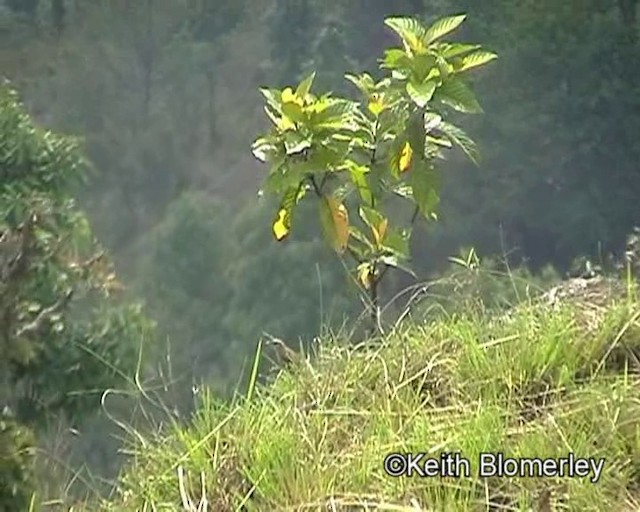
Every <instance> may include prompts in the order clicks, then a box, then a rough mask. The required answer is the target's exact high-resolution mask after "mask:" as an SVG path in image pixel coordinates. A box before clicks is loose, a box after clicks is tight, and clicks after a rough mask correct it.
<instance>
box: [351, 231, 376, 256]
mask: <svg viewBox="0 0 640 512" xmlns="http://www.w3.org/2000/svg"><path fill="white" fill-rule="evenodd" d="M349 235H350V236H352V237H353V238H354V239H355V240H357V241H358V242H360V243H361V244H362V245H363V246H364V247H365V248H366V249H367V251H368V252H373V251H375V247H374V246H373V244H372V243H371V241H370V240H369V239H368V238H367V237H366V236H365V235H364V233H363V232H362V231H360V230H359V229H358V228H357V227H355V226H351V227H350V228H349ZM359 252H360V253H361V254H363V253H362V251H359ZM363 255H364V254H363Z"/></svg>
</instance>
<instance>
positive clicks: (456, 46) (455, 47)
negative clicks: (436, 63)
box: [440, 43, 480, 59]
mask: <svg viewBox="0 0 640 512" xmlns="http://www.w3.org/2000/svg"><path fill="white" fill-rule="evenodd" d="M479 49H480V45H479V44H464V43H440V55H442V56H443V57H444V58H445V59H452V58H453V57H458V56H460V55H464V54H465V53H469V52H473V51H475V50H479Z"/></svg>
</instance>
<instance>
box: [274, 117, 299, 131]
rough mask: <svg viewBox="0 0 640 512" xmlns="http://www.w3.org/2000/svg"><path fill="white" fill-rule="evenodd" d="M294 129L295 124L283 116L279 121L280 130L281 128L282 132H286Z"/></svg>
mask: <svg viewBox="0 0 640 512" xmlns="http://www.w3.org/2000/svg"><path fill="white" fill-rule="evenodd" d="M294 127H295V124H294V123H293V121H292V120H291V119H289V118H288V117H287V116H282V118H281V119H279V120H278V128H280V130H282V131H283V132H286V131H287V130H289V129H290V128H294Z"/></svg>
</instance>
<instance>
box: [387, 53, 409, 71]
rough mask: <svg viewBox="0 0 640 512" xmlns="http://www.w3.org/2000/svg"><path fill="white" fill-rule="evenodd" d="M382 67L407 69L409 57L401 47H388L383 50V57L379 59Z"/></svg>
mask: <svg viewBox="0 0 640 512" xmlns="http://www.w3.org/2000/svg"><path fill="white" fill-rule="evenodd" d="M380 67H381V68H382V69H409V68H410V67H411V59H410V58H409V56H408V55H407V52H405V51H404V50H402V49H401V48H389V49H387V50H385V51H384V57H383V58H382V59H380Z"/></svg>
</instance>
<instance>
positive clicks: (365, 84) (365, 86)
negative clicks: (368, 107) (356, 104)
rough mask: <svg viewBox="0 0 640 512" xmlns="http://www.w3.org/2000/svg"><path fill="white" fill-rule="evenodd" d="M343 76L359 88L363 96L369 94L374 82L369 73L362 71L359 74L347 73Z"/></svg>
mask: <svg viewBox="0 0 640 512" xmlns="http://www.w3.org/2000/svg"><path fill="white" fill-rule="evenodd" d="M345 78H346V79H347V80H348V81H349V82H351V83H352V84H353V85H355V86H356V87H357V88H358V89H360V92H361V93H362V94H363V95H365V96H369V94H371V91H373V89H374V87H375V82H374V81H373V78H371V75H370V74H369V73H362V74H360V75H352V74H350V73H347V74H346V75H345Z"/></svg>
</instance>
